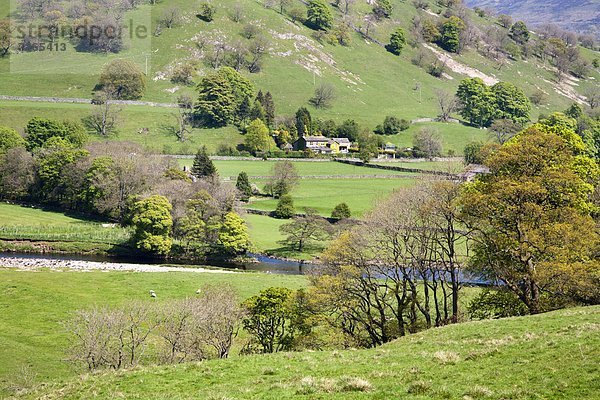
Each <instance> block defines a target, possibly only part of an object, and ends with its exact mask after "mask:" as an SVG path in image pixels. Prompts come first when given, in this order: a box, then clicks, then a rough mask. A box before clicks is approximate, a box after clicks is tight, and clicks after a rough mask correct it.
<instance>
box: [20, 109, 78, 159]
mask: <svg viewBox="0 0 600 400" xmlns="http://www.w3.org/2000/svg"><path fill="white" fill-rule="evenodd" d="M25 133H26V137H25V140H26V142H27V144H26V147H27V150H29V151H32V150H34V149H36V148H38V147H43V146H44V145H45V143H46V141H47V140H48V139H50V138H53V137H59V138H63V139H65V140H67V141H68V142H69V143H71V144H72V145H74V146H76V147H81V146H82V145H83V144H84V143H85V142H86V140H87V135H86V134H85V129H84V128H83V126H82V125H81V124H79V123H77V122H72V121H64V122H60V121H57V120H53V119H46V118H38V117H35V118H32V119H31V120H29V122H28V123H27V126H26V127H25Z"/></svg>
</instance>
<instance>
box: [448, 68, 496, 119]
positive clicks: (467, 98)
mask: <svg viewBox="0 0 600 400" xmlns="http://www.w3.org/2000/svg"><path fill="white" fill-rule="evenodd" d="M456 96H457V97H458V99H459V100H460V101H461V103H462V107H461V112H460V114H461V115H462V117H463V118H466V119H467V120H468V121H469V122H470V123H471V124H473V125H477V126H489V125H490V124H491V123H492V121H493V120H494V119H495V115H494V113H495V104H494V103H495V99H494V96H493V93H492V91H491V90H490V88H489V87H488V86H487V85H486V84H485V83H484V82H483V80H481V79H480V78H467V79H464V80H463V81H461V82H460V85H459V86H458V91H457V92H456Z"/></svg>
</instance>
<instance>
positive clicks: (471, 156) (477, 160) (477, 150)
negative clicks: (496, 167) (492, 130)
mask: <svg viewBox="0 0 600 400" xmlns="http://www.w3.org/2000/svg"><path fill="white" fill-rule="evenodd" d="M482 148H483V143H481V142H473V143H469V144H468V145H466V146H465V150H464V156H465V164H467V165H468V164H483V158H482V155H481V149H482Z"/></svg>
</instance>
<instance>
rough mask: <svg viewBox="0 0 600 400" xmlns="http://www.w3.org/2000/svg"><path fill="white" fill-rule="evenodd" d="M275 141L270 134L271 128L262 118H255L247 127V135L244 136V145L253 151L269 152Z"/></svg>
mask: <svg viewBox="0 0 600 400" xmlns="http://www.w3.org/2000/svg"><path fill="white" fill-rule="evenodd" d="M274 144H275V143H274V142H273V138H272V137H271V135H270V134H269V128H268V127H267V126H266V125H265V123H264V122H263V121H261V120H260V119H255V120H254V121H252V122H251V123H250V125H248V128H246V136H245V137H244V145H245V146H246V148H247V149H248V150H249V151H251V152H253V153H258V152H267V151H269V150H270V149H271V148H272V147H273V145H274Z"/></svg>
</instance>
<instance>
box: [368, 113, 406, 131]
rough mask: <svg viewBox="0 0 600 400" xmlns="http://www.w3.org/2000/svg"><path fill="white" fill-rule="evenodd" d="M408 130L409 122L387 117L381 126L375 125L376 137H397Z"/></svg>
mask: <svg viewBox="0 0 600 400" xmlns="http://www.w3.org/2000/svg"><path fill="white" fill-rule="evenodd" d="M408 128H410V121H407V120H405V119H400V118H397V117H394V116H389V115H388V116H387V117H385V120H384V121H383V125H377V127H376V128H375V133H377V134H378V135H397V134H398V133H400V132H402V131H405V130H407V129H408Z"/></svg>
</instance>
